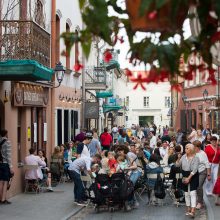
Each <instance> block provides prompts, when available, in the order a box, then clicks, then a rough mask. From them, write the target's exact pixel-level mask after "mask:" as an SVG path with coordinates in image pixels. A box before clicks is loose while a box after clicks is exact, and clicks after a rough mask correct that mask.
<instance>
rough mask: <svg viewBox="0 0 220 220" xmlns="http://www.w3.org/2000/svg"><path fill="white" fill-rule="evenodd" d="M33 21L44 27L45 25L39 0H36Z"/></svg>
mask: <svg viewBox="0 0 220 220" xmlns="http://www.w3.org/2000/svg"><path fill="white" fill-rule="evenodd" d="M34 21H35V22H36V23H38V24H39V25H40V26H41V27H43V28H45V26H46V25H45V19H44V12H43V4H42V2H41V0H37V1H36V4H35V10H34Z"/></svg>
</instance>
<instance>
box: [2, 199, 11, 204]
mask: <svg viewBox="0 0 220 220" xmlns="http://www.w3.org/2000/svg"><path fill="white" fill-rule="evenodd" d="M1 203H2V204H5V205H9V204H11V202H9V201H8V200H5V201H2V202H1Z"/></svg>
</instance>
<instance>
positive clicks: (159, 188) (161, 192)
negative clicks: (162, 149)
mask: <svg viewBox="0 0 220 220" xmlns="http://www.w3.org/2000/svg"><path fill="white" fill-rule="evenodd" d="M154 194H155V197H156V198H158V199H164V198H165V196H166V193H165V187H164V184H163V180H162V178H161V176H160V173H158V174H157V180H156V183H155V185H154Z"/></svg>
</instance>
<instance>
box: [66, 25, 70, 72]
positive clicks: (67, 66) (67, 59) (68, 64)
mask: <svg viewBox="0 0 220 220" xmlns="http://www.w3.org/2000/svg"><path fill="white" fill-rule="evenodd" d="M66 32H67V33H69V32H70V25H69V24H68V23H66ZM66 51H67V48H66ZM66 68H67V69H70V51H69V53H66Z"/></svg>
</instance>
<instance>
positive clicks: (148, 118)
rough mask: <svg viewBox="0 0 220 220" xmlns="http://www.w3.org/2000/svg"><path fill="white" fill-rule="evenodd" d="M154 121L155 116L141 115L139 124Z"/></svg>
mask: <svg viewBox="0 0 220 220" xmlns="http://www.w3.org/2000/svg"><path fill="white" fill-rule="evenodd" d="M152 122H154V116H139V125H140V126H141V127H144V126H146V125H149V124H152Z"/></svg>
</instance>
